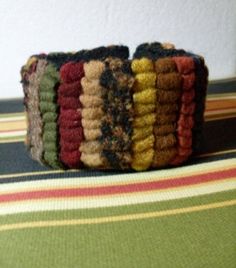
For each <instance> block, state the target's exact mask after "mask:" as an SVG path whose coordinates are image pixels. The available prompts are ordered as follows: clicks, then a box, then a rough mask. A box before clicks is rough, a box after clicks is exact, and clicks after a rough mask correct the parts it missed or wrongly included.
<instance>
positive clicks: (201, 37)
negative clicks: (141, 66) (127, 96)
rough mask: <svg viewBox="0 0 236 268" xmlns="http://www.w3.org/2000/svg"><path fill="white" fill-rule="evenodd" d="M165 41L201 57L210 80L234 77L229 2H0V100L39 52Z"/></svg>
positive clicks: (234, 34) (234, 14)
mask: <svg viewBox="0 0 236 268" xmlns="http://www.w3.org/2000/svg"><path fill="white" fill-rule="evenodd" d="M155 40H156V41H170V42H172V43H175V45H176V47H178V48H181V47H183V48H185V49H189V50H193V51H194V52H196V53H200V54H202V55H204V56H205V58H206V61H207V64H208V66H209V69H210V78H211V79H216V78H226V77H232V76H235V75H236V1H235V0H215V1H214V0H156V1H155V0H37V1H36V0H0V98H8V97H21V96H22V95H23V94H22V89H21V86H20V84H19V80H20V76H19V70H20V67H21V65H23V64H24V63H25V61H26V60H27V58H28V56H30V55H31V54H34V53H39V52H49V51H69V50H73V51H75V50H80V49H82V48H92V47H96V46H100V45H108V44H112V43H114V44H117V43H122V44H126V45H128V46H129V47H130V49H131V53H132V52H133V51H134V49H135V47H136V46H137V45H138V44H140V43H142V42H147V41H148V42H151V41H155Z"/></svg>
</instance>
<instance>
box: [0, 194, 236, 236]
mask: <svg viewBox="0 0 236 268" xmlns="http://www.w3.org/2000/svg"><path fill="white" fill-rule="evenodd" d="M234 205H236V199H233V200H228V201H223V202H215V203H211V204H206V205H200V206H192V207H185V208H177V209H169V210H164V211H154V212H147V213H137V214H128V215H118V216H109V217H99V218H85V219H70V220H52V221H32V222H22V223H14V224H5V225H2V226H0V232H3V231H10V230H20V229H28V228H31V229H32V228H42V227H59V226H75V225H92V224H102V223H114V222H123V221H132V220H144V219H151V218H160V217H166V216H173V215H180V214H186V213H193V212H199V211H204V210H210V209H216V208H224V207H229V206H234Z"/></svg>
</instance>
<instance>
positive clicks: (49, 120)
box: [39, 64, 61, 168]
mask: <svg viewBox="0 0 236 268" xmlns="http://www.w3.org/2000/svg"><path fill="white" fill-rule="evenodd" d="M59 81H60V77H59V73H58V71H57V69H56V67H55V66H54V65H53V64H48V65H47V67H46V69H45V72H44V74H43V77H42V79H41V81H40V103H39V107H40V111H41V113H42V118H43V148H44V153H43V158H44V161H45V162H46V164H48V165H49V166H51V167H53V168H60V167H61V164H60V162H59V159H58V129H57V112H58V105H57V103H56V88H57V85H58V83H59Z"/></svg>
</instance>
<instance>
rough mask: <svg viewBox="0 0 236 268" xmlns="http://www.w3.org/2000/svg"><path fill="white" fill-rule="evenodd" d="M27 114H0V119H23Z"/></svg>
mask: <svg viewBox="0 0 236 268" xmlns="http://www.w3.org/2000/svg"><path fill="white" fill-rule="evenodd" d="M24 115H25V113H24V112H22V113H10V114H1V113H0V118H8V117H9V118H10V117H21V116H24Z"/></svg>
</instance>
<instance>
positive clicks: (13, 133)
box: [0, 130, 26, 138]
mask: <svg viewBox="0 0 236 268" xmlns="http://www.w3.org/2000/svg"><path fill="white" fill-rule="evenodd" d="M21 135H26V130H16V131H8V132H3V133H0V138H6V137H14V136H21Z"/></svg>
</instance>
